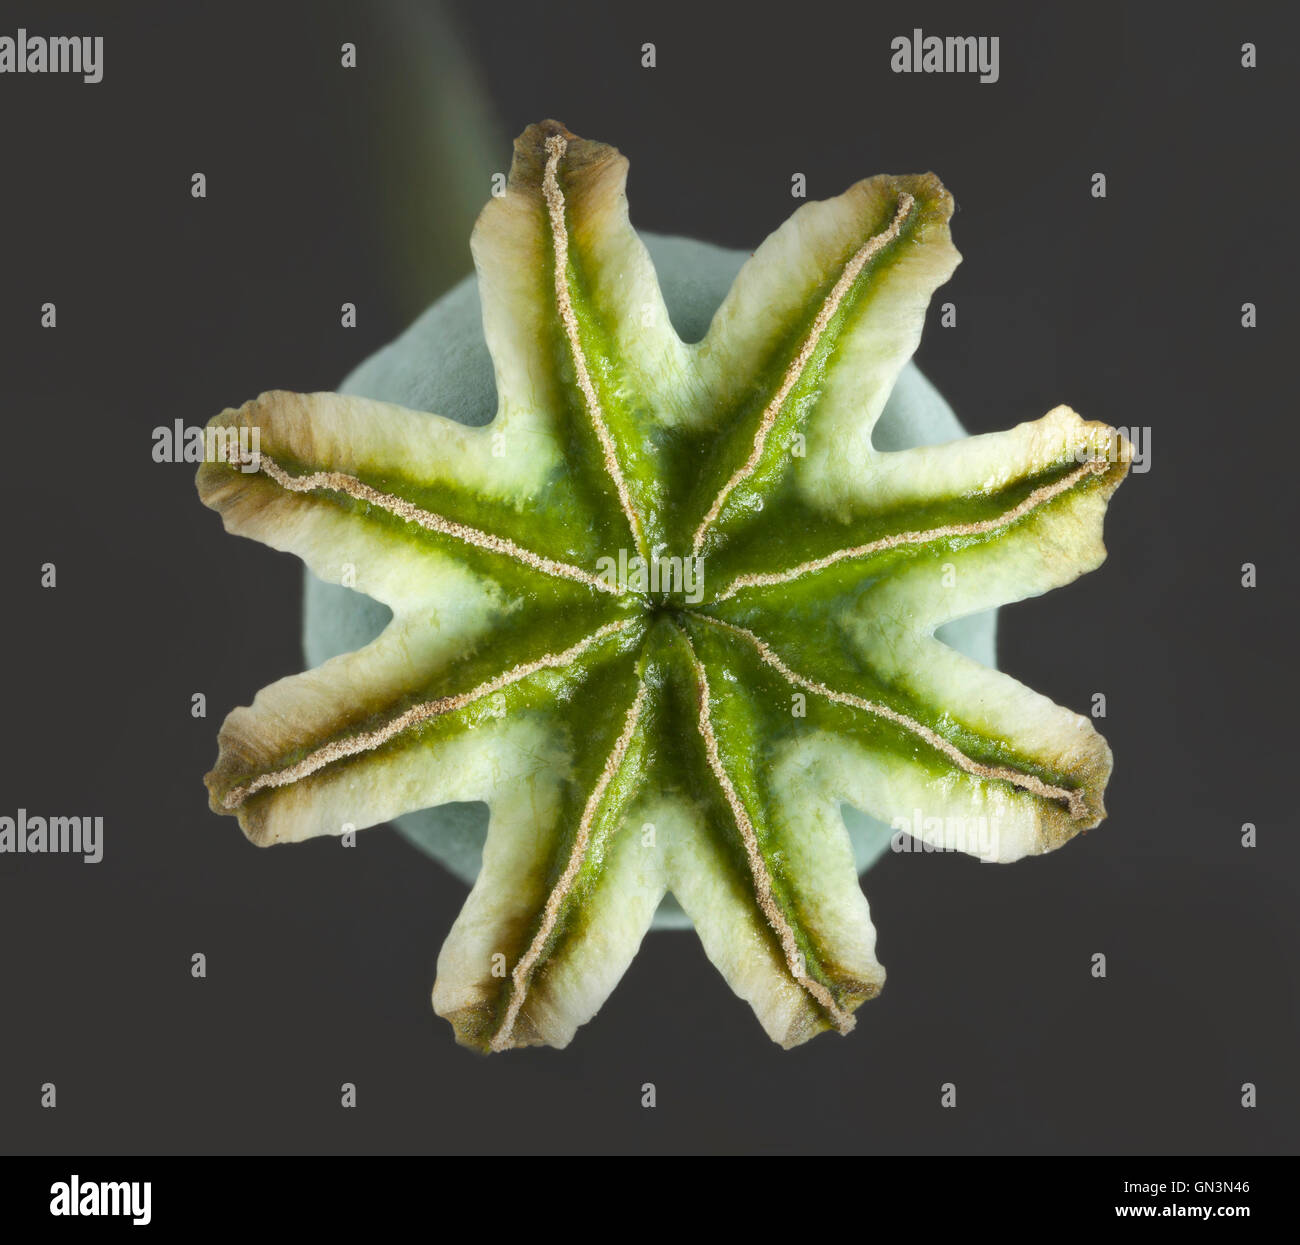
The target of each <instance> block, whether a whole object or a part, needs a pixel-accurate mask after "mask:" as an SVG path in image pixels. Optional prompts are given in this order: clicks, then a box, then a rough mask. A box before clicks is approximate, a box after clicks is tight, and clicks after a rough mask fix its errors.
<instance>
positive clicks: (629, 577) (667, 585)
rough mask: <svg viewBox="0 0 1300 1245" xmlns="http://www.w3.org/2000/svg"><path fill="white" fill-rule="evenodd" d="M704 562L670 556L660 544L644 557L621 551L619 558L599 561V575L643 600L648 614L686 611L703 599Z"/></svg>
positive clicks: (692, 557) (690, 557) (625, 550)
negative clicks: (685, 609)
mask: <svg viewBox="0 0 1300 1245" xmlns="http://www.w3.org/2000/svg"><path fill="white" fill-rule="evenodd" d="M703 567H704V561H703V559H702V558H698V557H695V556H693V555H690V554H688V555H686V556H684V557H683V556H681V555H680V554H669V553H668V552H667V546H665V545H659V546H656V547H655V548H654V549H652V550H651V551H650V554H649V556H643V555H641V554H640V553H636V552H633V551H630V550H627V549H620V550H619V552H618V556H617V557H614V556H612V555H610V556H606V557H603V558H601V559H599V561H598V562H597V567H596V570H597V574H598V575H599V576H600V577H601V578H602V579H603V580H605V582H606V583H608V584H609V585H610V586H611V587H616V589H617V591H619V592H630V593H633V594H634V595H636V596H638V597H640V598H641V601H642V604H643V607H644V608H645V610H646V611H647V612H649V613H658V612H661V611H663V610H667V609H683V608H685V607H688V606H691V605H697V604H699V602H700V601H702V600H703V598H704V575H703Z"/></svg>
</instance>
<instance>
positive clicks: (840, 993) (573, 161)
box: [198, 122, 1130, 1050]
mask: <svg viewBox="0 0 1300 1245" xmlns="http://www.w3.org/2000/svg"><path fill="white" fill-rule="evenodd" d="M626 174H627V162H626V161H625V160H624V159H623V158H622V157H621V156H620V155H619V154H618V153H617V152H616V151H615V150H614V149H613V148H611V147H608V146H605V145H603V144H601V143H596V142H590V141H587V140H585V139H580V138H577V137H576V136H574V135H573V134H570V133H569V132H568V131H567V130H566V129H565V128H564V127H563V126H562V125H559V124H557V123H555V122H544V123H542V124H540V125H534V126H531V127H530V128H529V129H528V130H526V131H525V132H524V133H523V135H521V137H520V138H519V139H518V140H517V142H516V144H515V154H514V162H513V167H512V169H511V174H510V179H509V187H508V190H507V192H506V193H505V195H504V196H503V197H500V198H497V199H493V200H492V201H491V202H489V203H488V205H487V206H486V207H485V208H484V210H483V213H482V215H481V217H480V218H479V222H478V225H477V227H476V229H475V230H474V234H473V239H472V246H473V253H474V260H475V264H476V266H477V270H478V280H479V287H480V292H481V296H482V305H483V328H484V332H485V334H486V340H487V344H488V346H489V348H490V350H491V354H492V358H493V360H494V364H495V370H496V386H497V394H498V399H499V408H498V411H497V415H496V418H495V419H494V420H493V421H492V422H491V423H490V424H488V425H486V426H484V427H468V426H465V425H462V424H459V423H455V422H452V421H450V420H448V419H445V418H442V417H440V416H438V415H437V414H430V413H426V412H420V411H411V410H406V409H403V408H401V407H396V406H392V405H387V404H384V403H378V402H373V401H367V400H363V399H359V398H353V397H343V396H340V395H338V394H331V393H317V394H297V393H286V392H274V393H266V394H263V395H262V396H261V397H259V398H257V399H255V400H253V401H251V402H248V403H246V404H245V405H244V406H242V407H240V408H238V409H232V410H228V411H226V412H224V413H223V414H221V415H219V416H217V417H216V419H215V420H214V421H213V426H215V428H216V429H217V430H218V431H220V430H223V429H224V430H228V431H226V432H224V433H223V434H222V435H224V436H225V437H226V438H227V439H232V440H233V439H234V438H235V437H236V435H237V432H238V430H239V429H240V428H243V427H247V428H248V429H249V434H248V435H249V441H248V442H246V444H248V443H253V444H255V445H256V447H257V450H256V453H255V454H253V456H252V457H251V458H248V459H246V460H245V461H210V462H207V463H205V464H204V465H203V467H202V468H201V470H200V472H199V478H198V484H199V492H200V494H201V496H202V499H203V500H204V502H206V503H207V504H208V505H209V506H211V507H213V508H214V509H216V510H218V511H219V512H220V513H221V515H222V517H223V519H224V521H225V525H226V527H227V529H228V530H229V531H232V532H236V533H239V534H240V535H244V536H251V537H254V538H256V539H258V540H261V541H263V542H265V543H266V544H269V545H272V546H274V547H275V548H277V549H284V550H291V551H292V552H294V553H296V554H298V555H299V556H300V557H301V558H302V559H303V560H304V561H305V562H306V563H307V565H308V566H309V567H310V568H311V569H312V571H313V572H314V573H315V574H316V575H318V576H319V577H321V578H322V579H324V580H327V581H330V582H334V583H343V584H347V585H349V586H351V587H355V588H356V589H357V590H358V591H360V592H364V593H368V594H369V595H370V596H372V597H375V598H377V599H378V600H380V601H382V602H383V603H384V604H386V605H387V606H389V607H390V608H391V610H392V614H393V617H392V621H391V623H390V624H389V626H388V627H387V629H386V630H385V631H384V632H383V634H382V635H380V636H379V637H378V638H377V639H376V640H375V641H374V642H373V643H371V644H369V645H367V646H366V647H364V648H362V649H360V650H358V651H356V652H352V653H348V654H345V655H343V656H341V657H338V658H335V659H334V660H331V661H328V662H326V663H325V664H324V665H322V666H321V667H319V668H318V669H315V670H311V671H308V672H307V673H305V674H300V675H296V676H294V677H292V678H287V679H282V680H281V681H279V682H277V683H274V684H272V685H271V686H270V687H267V688H265V689H264V690H263V691H261V692H260V693H259V694H258V695H257V696H256V698H255V699H254V701H253V704H252V706H251V707H248V708H239V709H236V710H235V711H234V712H232V713H231V714H230V716H229V717H228V718H227V720H226V722H225V724H224V726H223V727H222V730H221V735H220V756H219V758H218V760H217V764H216V767H215V768H214V769H213V771H212V772H211V773H210V774H209V775H208V777H207V783H208V787H209V790H210V793H211V802H212V807H213V808H214V809H216V810H217V811H218V812H222V813H233V814H234V815H236V816H237V817H238V818H239V822H240V825H241V826H242V827H243V829H244V831H245V833H246V834H247V835H248V837H249V838H250V839H252V840H253V841H254V842H255V843H259V844H268V843H282V842H294V841H298V840H302V839H307V838H311V837H313V836H315V835H329V834H334V835H337V834H340V833H341V832H344V831H347V830H350V829H353V828H361V827H365V826H372V825H375V824H377V823H381V822H385V821H388V820H389V819H391V818H393V817H396V816H399V815H401V814H403V813H405V812H408V811H411V810H416V809H421V808H428V807H432V806H435V805H439V804H443V803H446V802H448V801H465V800H483V801H486V802H487V804H488V805H489V808H490V821H489V828H488V834H487V840H486V844H485V848H484V852H483V867H482V871H481V873H480V875H479V877H478V880H477V882H476V883H475V885H474V887H473V890H472V891H471V893H470V895H469V898H468V900H467V901H466V903H465V906H464V908H463V909H462V910H461V913H460V915H459V916H458V917H457V918H456V921H455V923H454V925H453V926H452V929H451V932H450V935H449V936H448V938H447V941H446V943H445V945H444V946H443V949H442V953H441V955H440V956H439V959H438V974H437V981H436V984H435V985H434V989H433V1005H434V1008H435V1009H436V1010H437V1012H438V1014H439V1015H441V1016H444V1017H446V1018H447V1019H448V1020H449V1021H450V1022H451V1023H452V1025H453V1026H454V1028H455V1032H456V1036H457V1038H458V1039H459V1040H460V1041H461V1042H463V1043H465V1044H467V1045H471V1046H474V1047H478V1048H480V1049H484V1050H500V1049H503V1048H506V1047H512V1046H521V1045H527V1044H533V1043H548V1044H550V1045H552V1046H564V1045H566V1044H567V1043H568V1042H569V1041H570V1039H571V1038H572V1037H573V1035H574V1031H575V1030H576V1028H577V1027H578V1026H579V1025H581V1024H582V1023H584V1022H585V1021H587V1020H588V1019H589V1018H590V1017H591V1016H592V1015H593V1014H594V1013H595V1012H596V1010H597V1009H598V1008H599V1007H600V1005H601V1003H602V1002H603V1001H604V1000H605V998H606V997H607V996H608V994H609V993H610V991H611V990H612V989H613V988H614V985H615V983H616V982H617V981H618V979H619V977H620V976H621V975H622V973H623V972H624V970H625V969H626V968H627V966H628V964H629V962H630V961H631V959H632V957H633V956H634V955H635V954H636V950H637V947H638V945H639V943H640V941H641V938H642V937H643V935H644V934H645V932H646V930H647V928H648V927H649V925H650V923H651V920H652V918H653V916H654V912H655V909H656V907H657V906H658V904H659V902H660V900H661V899H662V898H663V896H664V894H665V892H668V891H670V892H671V893H672V894H673V895H674V896H676V898H677V900H678V901H679V902H680V904H681V906H682V908H683V909H684V910H685V912H686V913H687V915H688V916H689V918H690V920H691V921H692V923H693V924H694V927H695V930H696V932H697V933H698V934H699V937H700V939H701V941H702V942H703V944H704V948H705V950H706V952H707V953H708V955H709V958H710V959H711V960H712V961H713V962H714V964H716V965H717V967H718V968H719V969H720V970H721V972H722V974H723V976H724V977H726V979H727V981H728V982H729V983H730V985H731V987H732V989H733V990H735V992H736V993H737V994H739V995H740V996H741V997H742V998H744V999H745V1000H746V1001H747V1002H748V1003H749V1004H750V1005H751V1006H752V1007H753V1009H754V1011H755V1012H756V1013H757V1016H758V1019H759V1021H760V1022H761V1024H762V1025H763V1027H764V1029H765V1030H766V1031H767V1033H768V1034H769V1035H770V1036H771V1037H772V1038H773V1039H774V1040H776V1041H778V1042H780V1043H781V1044H782V1045H785V1046H790V1045H794V1044H796V1043H799V1042H802V1041H804V1040H806V1039H807V1038H809V1037H810V1036H812V1035H813V1034H815V1033H817V1032H819V1031H821V1030H824V1029H837V1030H839V1031H841V1032H845V1031H847V1030H848V1029H850V1028H851V1027H852V1025H853V1012H854V1009H855V1008H857V1006H858V1005H859V1004H860V1003H862V1002H863V1000H865V999H869V998H871V997H873V996H874V995H875V994H876V993H877V992H878V991H879V990H880V987H881V984H882V982H883V980H884V971H883V969H882V968H881V966H880V964H879V962H878V961H877V959H876V955H875V933H874V930H873V928H872V924H871V920H870V916H869V913H868V908H867V903H866V900H865V899H864V897H863V894H862V891H861V889H860V887H859V883H858V878H857V875H856V872H855V870H854V864H853V856H852V852H851V850H850V844H849V839H848V835H847V832H846V830H845V827H844V824H843V821H842V818H841V816H840V811H839V810H840V806H841V803H848V804H851V805H854V806H856V807H858V808H860V809H862V810H863V811H865V812H867V813H869V814H871V815H873V816H875V817H877V818H879V819H881V820H882V821H885V822H891V823H894V824H899V822H898V819H899V818H902V819H903V822H904V824H905V825H906V826H907V827H908V829H909V831H910V832H911V833H912V834H914V835H916V836H917V837H919V838H922V839H924V840H926V841H927V842H928V843H931V844H933V845H942V846H945V847H949V848H959V849H963V850H967V851H970V852H973V853H974V854H976V855H978V856H980V857H982V858H984V859H988V860H999V861H1011V860H1015V859H1017V858H1019V857H1021V856H1024V855H1026V854H1029V853H1037V852H1044V851H1048V850H1050V849H1052V848H1054V847H1057V846H1059V845H1060V844H1062V843H1064V842H1065V841H1066V840H1067V839H1069V838H1071V837H1072V836H1073V835H1074V834H1076V833H1077V832H1078V831H1080V830H1083V829H1086V828H1088V827H1091V826H1095V825H1096V824H1097V823H1098V822H1099V821H1100V820H1101V818H1102V817H1103V815H1104V809H1103V806H1102V793H1103V789H1104V787H1105V784H1106V780H1107V777H1108V774H1109V772H1110V767H1111V759H1110V753H1109V750H1108V748H1107V746H1106V744H1105V741H1104V740H1103V739H1102V738H1101V737H1100V736H1099V735H1098V734H1097V733H1096V732H1095V731H1094V730H1093V728H1092V726H1091V725H1090V723H1089V722H1088V721H1087V720H1086V719H1085V718H1083V717H1080V716H1079V715H1077V714H1074V713H1071V712H1068V711H1066V710H1065V709H1062V708H1059V707H1058V706H1056V705H1054V704H1052V703H1051V702H1050V701H1048V700H1046V699H1044V698H1043V697H1042V696H1039V695H1037V694H1035V693H1034V692H1032V691H1029V690H1028V689H1027V688H1025V687H1023V686H1021V685H1020V684H1019V683H1017V682H1015V681H1014V680H1013V679H1011V678H1009V677H1007V676H1006V675H1004V674H1000V673H998V672H996V671H993V670H989V669H986V668H984V667H982V666H980V665H978V664H976V663H974V662H972V661H970V660H968V659H967V658H965V657H962V656H960V655H958V654H957V653H956V652H955V651H953V650H952V649H950V648H948V647H946V646H945V645H943V644H942V643H940V642H939V641H938V640H936V639H935V638H934V634H933V633H934V631H935V628H936V627H938V626H939V625H940V624H942V623H945V622H947V621H949V620H952V619H956V618H959V617H961V616H963V615H967V614H970V613H973V612H975V611H981V610H987V609H990V608H992V607H995V606H999V605H1002V604H1005V603H1008V602H1012V601H1017V600H1020V599H1022V598H1024V597H1027V596H1032V595H1034V594H1037V593H1041V592H1044V591H1046V590H1048V589H1050V588H1054V587H1056V586H1058V585H1061V584H1065V583H1068V582H1069V581H1071V580H1073V579H1074V578H1075V577H1076V576H1078V575H1080V574H1082V573H1083V572H1084V571H1088V570H1091V569H1093V568H1094V567H1096V566H1097V565H1098V564H1099V563H1100V562H1101V561H1102V558H1103V556H1104V550H1103V547H1102V543H1101V527H1102V516H1103V512H1104V510H1105V507H1106V503H1107V500H1108V498H1109V496H1110V494H1111V492H1112V491H1113V490H1114V489H1115V487H1116V486H1117V485H1118V483H1119V481H1120V479H1121V478H1122V477H1123V475H1124V473H1125V471H1126V470H1127V466H1128V461H1129V457H1130V452H1129V449H1128V446H1127V443H1126V442H1125V441H1124V440H1123V438H1121V437H1119V436H1118V435H1117V434H1115V433H1114V432H1113V431H1112V430H1111V429H1110V428H1109V427H1107V426H1105V425H1103V424H1097V423H1085V422H1084V421H1083V420H1081V419H1080V418H1079V417H1078V416H1076V415H1075V414H1074V413H1073V412H1072V411H1070V410H1068V409H1066V408H1064V407H1058V408H1057V409H1055V410H1053V411H1051V412H1050V413H1049V414H1047V415H1046V416H1044V417H1043V418H1042V419H1039V420H1037V421H1036V422H1032V423H1025V424H1021V425H1020V426H1018V427H1016V428H1013V429H1011V430H1010V431H1008V432H1003V433H997V434H993V435H988V436H980V437H974V438H970V439H967V440H963V441H958V442H953V443H951V444H947V445H939V446H933V447H926V448H919V449H912V450H907V451H903V452H892V453H882V452H879V451H877V450H876V449H874V448H873V446H872V440H871V433H872V426H873V424H874V422H875V421H876V419H877V417H878V416H879V414H880V412H881V410H882V408H883V407H884V405H885V400H886V398H887V397H888V395H889V392H890V389H891V387H892V386H893V384H894V381H895V379H896V377H897V376H898V374H899V371H900V369H901V368H902V367H903V365H904V363H905V362H906V361H907V359H908V358H909V356H910V355H911V353H912V351H913V350H914V349H915V347H916V344H917V341H918V338H919V335H920V332H921V326H922V321H923V318H924V314H925V308H926V304H927V303H928V301H929V298H930V295H931V293H932V291H933V290H934V289H935V287H936V286H938V285H939V284H940V283H942V282H943V281H945V280H946V279H947V278H948V276H949V275H950V274H951V272H952V271H953V268H954V267H955V265H956V264H957V262H958V255H957V253H956V251H955V250H954V249H953V247H952V244H951V242H950V240H949V235H948V218H949V215H950V213H951V210H952V200H951V198H950V196H949V195H948V193H947V192H946V191H945V190H944V188H943V187H942V186H941V185H940V183H939V182H938V180H937V179H936V178H935V177H933V176H931V175H922V176H900V177H895V176H882V177H873V178H870V179H868V180H866V181H862V182H859V183H857V184H856V185H854V186H852V187H851V188H850V189H849V190H847V191H846V192H845V193H844V194H842V195H840V196H839V197H838V198H835V199H830V200H828V201H825V202H819V203H808V204H807V205H805V206H803V207H800V208H799V209H798V211H796V212H795V213H794V214H793V216H791V217H790V219H789V220H788V221H787V222H786V223H785V224H784V225H783V226H782V227H781V228H780V229H778V230H777V231H776V232H775V233H774V234H772V235H771V237H769V238H768V239H767V240H766V241H765V242H764V243H763V244H762V246H761V247H760V248H759V249H758V251H757V252H756V253H755V254H754V256H753V258H752V259H751V260H750V261H749V262H748V263H747V264H746V265H745V267H744V269H743V270H742V271H741V273H740V275H739V277H738V278H737V280H736V282H735V285H734V287H733V288H732V290H731V292H730V294H729V295H728V296H727V298H726V299H725V301H724V302H723V304H722V306H721V307H720V308H719V309H718V311H717V314H716V315H715V317H714V319H713V322H712V325H711V327H710V329H709V332H708V334H707V336H706V337H705V338H704V340H703V341H701V342H699V343H697V344H686V343H684V342H682V341H681V340H680V339H679V338H678V337H677V335H676V334H675V333H674V331H673V329H672V327H671V325H670V323H669V318H668V313H667V311H666V310H665V307H664V303H663V299H662V297H661V296H660V292H659V287H658V284H657V282H656V279H655V273H654V270H653V267H652V265H651V263H650V260H649V257H648V255H647V253H646V250H645V248H644V247H643V245H642V244H641V242H640V240H639V239H638V237H637V235H636V234H635V233H634V232H633V230H632V228H631V226H630V225H629V222H628V214H627V201H626V198H625V194H624V184H625V180H626ZM254 429H255V430H256V433H257V435H256V439H255V441H253V439H252V435H251V434H252V430H254ZM231 457H234V456H233V455H232V456H231ZM251 606H252V609H253V610H254V611H255V610H256V602H255V601H254V602H252V603H251ZM254 617H256V615H255V614H254ZM376 936H377V937H378V936H379V935H378V934H377V935H376Z"/></svg>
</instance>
